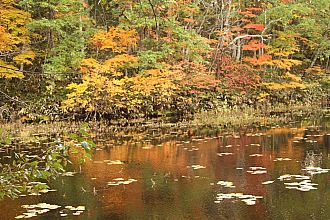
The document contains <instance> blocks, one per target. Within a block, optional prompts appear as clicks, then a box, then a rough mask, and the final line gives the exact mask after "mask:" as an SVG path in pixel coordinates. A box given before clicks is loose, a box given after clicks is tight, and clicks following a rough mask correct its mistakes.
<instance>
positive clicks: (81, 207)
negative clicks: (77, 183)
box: [76, 206, 86, 211]
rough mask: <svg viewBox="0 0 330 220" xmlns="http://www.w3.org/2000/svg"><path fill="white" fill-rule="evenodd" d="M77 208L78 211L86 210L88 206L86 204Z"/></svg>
mask: <svg viewBox="0 0 330 220" xmlns="http://www.w3.org/2000/svg"><path fill="white" fill-rule="evenodd" d="M76 210H77V211H85V210H86V208H85V206H78V207H77V208H76Z"/></svg>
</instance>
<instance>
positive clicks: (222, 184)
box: [217, 180, 235, 188]
mask: <svg viewBox="0 0 330 220" xmlns="http://www.w3.org/2000/svg"><path fill="white" fill-rule="evenodd" d="M217 185H221V186H224V187H227V188H235V186H234V184H233V182H230V181H222V180H220V181H218V182H217Z"/></svg>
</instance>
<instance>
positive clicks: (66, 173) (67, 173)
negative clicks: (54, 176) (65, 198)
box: [62, 172, 77, 176]
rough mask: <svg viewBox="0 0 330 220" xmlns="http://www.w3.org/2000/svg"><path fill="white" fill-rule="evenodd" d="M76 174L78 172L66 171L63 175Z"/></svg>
mask: <svg viewBox="0 0 330 220" xmlns="http://www.w3.org/2000/svg"><path fill="white" fill-rule="evenodd" d="M75 174H77V173H76V172H65V173H63V174H62V176H74V175H75Z"/></svg>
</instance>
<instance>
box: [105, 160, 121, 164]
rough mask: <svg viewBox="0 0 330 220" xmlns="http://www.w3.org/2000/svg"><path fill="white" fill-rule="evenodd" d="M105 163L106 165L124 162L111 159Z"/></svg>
mask: <svg viewBox="0 0 330 220" xmlns="http://www.w3.org/2000/svg"><path fill="white" fill-rule="evenodd" d="M107 164H108V165H120V164H124V162H122V161H120V160H111V161H109V162H108V163H107Z"/></svg>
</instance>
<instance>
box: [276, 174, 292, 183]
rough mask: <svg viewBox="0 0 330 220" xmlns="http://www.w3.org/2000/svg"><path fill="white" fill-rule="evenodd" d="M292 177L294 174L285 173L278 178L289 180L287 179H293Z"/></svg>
mask: <svg viewBox="0 0 330 220" xmlns="http://www.w3.org/2000/svg"><path fill="white" fill-rule="evenodd" d="M291 178H292V175H290V174H284V175H282V176H280V177H278V178H277V179H279V180H281V181H283V180H287V179H291Z"/></svg>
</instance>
